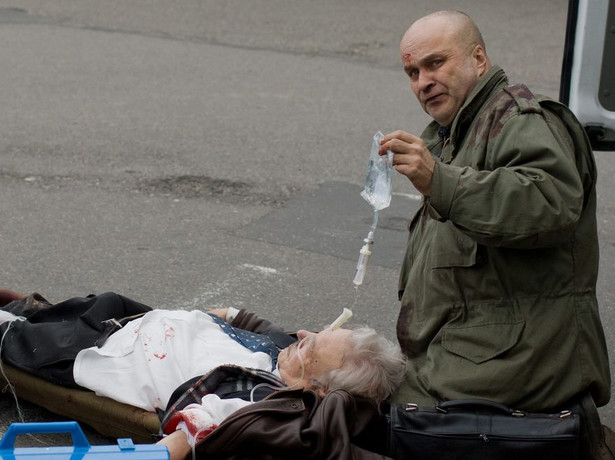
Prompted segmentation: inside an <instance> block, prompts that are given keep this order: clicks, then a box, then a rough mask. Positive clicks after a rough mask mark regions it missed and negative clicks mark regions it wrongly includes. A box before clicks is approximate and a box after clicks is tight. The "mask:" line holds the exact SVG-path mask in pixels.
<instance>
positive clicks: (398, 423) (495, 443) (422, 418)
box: [387, 396, 602, 460]
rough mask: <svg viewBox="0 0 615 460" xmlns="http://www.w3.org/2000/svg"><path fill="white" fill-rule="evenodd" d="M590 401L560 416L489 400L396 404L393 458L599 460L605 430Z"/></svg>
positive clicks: (391, 428) (392, 426) (391, 423)
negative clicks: (533, 411)
mask: <svg viewBox="0 0 615 460" xmlns="http://www.w3.org/2000/svg"><path fill="white" fill-rule="evenodd" d="M587 398H590V397H589V396H587V397H584V398H581V399H580V400H579V402H578V403H574V404H571V405H570V407H569V408H568V409H566V410H562V411H559V412H555V413H529V412H523V411H519V410H514V409H511V408H509V407H506V406H504V405H502V404H498V403H495V402H492V401H488V400H484V399H459V400H453V401H447V402H443V403H439V404H437V405H436V406H435V407H433V408H425V407H419V406H417V405H416V404H411V403H408V404H391V406H390V410H389V414H388V423H389V430H388V437H389V439H388V448H387V454H388V455H389V456H390V457H393V458H394V459H420V460H432V459H434V460H435V459H438V460H441V459H446V460H455V459H459V460H462V459H463V460H473V459H477V460H491V459H494V460H550V459H553V460H580V459H583V460H585V459H597V458H599V457H597V456H596V452H597V450H596V449H597V445H598V443H599V440H598V439H597V438H596V436H598V431H599V432H600V433H601V432H602V430H601V424H600V419H599V417H598V413H597V411H596V408H595V406H594V405H593V401H592V400H591V398H590V399H589V401H588V400H587ZM586 406H587V407H586ZM596 423H597V425H596ZM596 430H598V431H596Z"/></svg>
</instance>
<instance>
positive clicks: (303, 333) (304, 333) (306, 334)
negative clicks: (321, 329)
mask: <svg viewBox="0 0 615 460" xmlns="http://www.w3.org/2000/svg"><path fill="white" fill-rule="evenodd" d="M312 334H314V333H313V332H310V331H305V330H303V329H299V330H298V331H297V338H298V339H299V340H301V339H304V338H306V337H309V336H310V335H312Z"/></svg>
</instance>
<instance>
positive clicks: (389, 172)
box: [361, 131, 393, 211]
mask: <svg viewBox="0 0 615 460" xmlns="http://www.w3.org/2000/svg"><path fill="white" fill-rule="evenodd" d="M383 137H384V135H383V134H382V133H381V132H380V131H378V132H377V133H376V134H375V135H374V138H373V141H372V151H371V153H370V155H369V163H368V165H367V177H366V178H365V187H364V189H363V191H362V192H361V196H362V197H363V199H364V200H365V201H367V202H368V203H369V204H371V205H372V206H373V207H374V210H375V211H379V210H381V209H384V208H386V207H388V206H389V204H390V203H391V182H392V180H393V152H391V151H390V150H389V151H388V152H387V154H386V155H382V156H380V155H378V149H379V148H380V141H381V140H382V138H383Z"/></svg>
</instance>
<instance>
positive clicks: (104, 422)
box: [0, 363, 160, 443]
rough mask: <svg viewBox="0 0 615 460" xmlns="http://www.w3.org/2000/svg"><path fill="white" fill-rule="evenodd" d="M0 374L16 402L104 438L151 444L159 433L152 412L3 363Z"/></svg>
mask: <svg viewBox="0 0 615 460" xmlns="http://www.w3.org/2000/svg"><path fill="white" fill-rule="evenodd" d="M2 370H3V373H1V372H0V383H2V385H3V386H4V385H7V383H10V384H11V385H12V386H13V388H14V389H15V393H16V395H17V397H18V398H21V399H24V400H26V401H29V402H31V403H33V404H36V405H38V406H41V407H43V408H45V409H47V410H48V411H50V412H53V413H54V414H58V415H61V416H63V417H67V418H69V419H72V420H76V421H79V422H82V423H85V424H87V425H89V426H91V427H92V428H93V429H95V430H96V431H98V432H99V433H100V434H102V435H103V436H108V437H110V438H131V439H132V440H133V441H134V442H135V443H152V442H154V441H155V436H156V435H158V433H159V431H160V420H159V419H158V416H157V415H156V414H155V413H154V412H148V411H146V410H143V409H140V408H138V407H134V406H130V405H128V404H124V403H120V402H117V401H114V400H113V399H110V398H106V397H103V396H97V395H96V394H95V393H94V392H93V391H89V390H81V389H76V388H67V387H63V386H60V385H55V384H53V383H50V382H47V381H46V380H43V379H41V378H38V377H36V376H33V375H31V374H28V373H27V372H24V371H22V370H20V369H17V368H15V367H12V366H10V365H8V364H6V363H2ZM5 376H6V377H5ZM7 379H8V382H7Z"/></svg>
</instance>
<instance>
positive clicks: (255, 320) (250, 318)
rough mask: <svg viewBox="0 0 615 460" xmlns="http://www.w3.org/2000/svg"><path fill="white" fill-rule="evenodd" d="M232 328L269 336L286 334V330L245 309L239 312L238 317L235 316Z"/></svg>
mask: <svg viewBox="0 0 615 460" xmlns="http://www.w3.org/2000/svg"><path fill="white" fill-rule="evenodd" d="M231 326H233V327H237V328H239V329H243V330H246V331H251V332H255V333H257V334H265V335H268V334H270V333H272V332H276V333H277V332H279V333H284V330H283V329H282V328H281V327H280V326H278V325H276V324H273V323H272V322H271V321H268V320H266V319H263V318H260V317H259V316H257V315H256V314H254V313H250V312H248V311H246V310H244V309H243V308H242V309H241V310H239V313H237V316H235V319H233V321H232V322H231Z"/></svg>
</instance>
